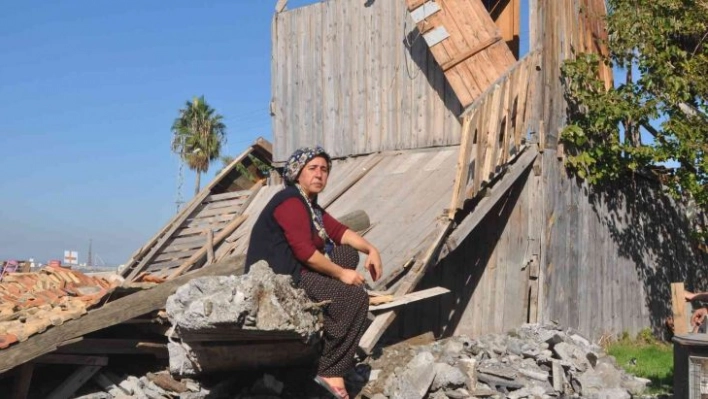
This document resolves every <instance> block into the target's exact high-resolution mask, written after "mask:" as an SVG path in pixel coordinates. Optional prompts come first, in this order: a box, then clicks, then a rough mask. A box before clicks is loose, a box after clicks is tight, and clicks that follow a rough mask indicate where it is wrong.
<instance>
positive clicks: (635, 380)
mask: <svg viewBox="0 0 708 399" xmlns="http://www.w3.org/2000/svg"><path fill="white" fill-rule="evenodd" d="M650 383H651V380H649V379H646V378H640V377H632V376H627V378H625V379H623V380H622V382H621V383H620V388H624V389H626V390H627V391H628V392H629V393H630V394H632V395H633V396H639V395H641V394H643V393H644V391H646V389H647V385H649V384H650Z"/></svg>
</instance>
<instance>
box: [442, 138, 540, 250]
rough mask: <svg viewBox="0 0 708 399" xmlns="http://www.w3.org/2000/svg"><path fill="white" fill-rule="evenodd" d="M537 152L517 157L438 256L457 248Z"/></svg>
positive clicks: (456, 230) (461, 223) (530, 162)
mask: <svg viewBox="0 0 708 399" xmlns="http://www.w3.org/2000/svg"><path fill="white" fill-rule="evenodd" d="M537 154H538V152H537V151H536V150H535V149H532V148H531V149H527V150H526V151H524V153H523V154H522V155H521V156H520V157H519V158H518V159H517V161H516V162H515V163H514V164H513V166H512V167H510V168H509V170H508V171H507V172H506V174H505V175H504V176H503V177H502V178H501V181H499V182H497V183H496V184H495V185H494V186H493V187H492V188H491V189H490V194H489V195H488V196H486V197H484V198H482V199H481V200H480V201H479V203H478V204H477V206H476V207H475V208H474V210H473V211H472V213H471V214H469V215H467V217H465V218H464V219H463V220H462V222H460V224H459V225H458V226H457V228H456V229H455V230H454V231H453V232H452V234H450V236H449V237H448V238H447V242H446V245H445V247H444V250H443V253H442V254H441V255H440V257H441V258H442V257H444V256H446V255H447V253H449V252H451V251H452V250H454V249H455V248H457V247H458V246H459V245H460V243H461V242H462V241H463V240H464V239H465V237H467V235H468V234H469V233H470V232H472V230H474V228H475V227H477V225H478V224H479V222H481V221H482V219H484V216H485V215H486V214H487V213H489V211H490V210H491V209H492V208H493V207H494V205H495V204H496V203H497V202H498V201H499V199H500V198H501V197H502V196H503V194H504V193H505V192H506V191H507V190H508V189H509V188H510V187H511V186H512V185H513V184H514V183H515V182H516V180H518V178H519V177H521V176H522V175H523V173H524V171H526V169H527V168H528V167H529V166H531V165H532V164H533V160H534V159H535V158H536V155H537Z"/></svg>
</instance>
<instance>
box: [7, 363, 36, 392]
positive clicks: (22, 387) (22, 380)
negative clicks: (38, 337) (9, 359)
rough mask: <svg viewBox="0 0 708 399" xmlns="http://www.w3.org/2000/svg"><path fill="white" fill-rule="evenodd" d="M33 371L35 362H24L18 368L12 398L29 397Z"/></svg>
mask: <svg viewBox="0 0 708 399" xmlns="http://www.w3.org/2000/svg"><path fill="white" fill-rule="evenodd" d="M33 373H34V364H33V363H25V364H22V365H20V367H18V368H17V369H16V374H15V380H14V382H13V384H12V394H11V396H10V397H11V398H12V399H27V395H29V391H30V384H31V382H32V374H33Z"/></svg>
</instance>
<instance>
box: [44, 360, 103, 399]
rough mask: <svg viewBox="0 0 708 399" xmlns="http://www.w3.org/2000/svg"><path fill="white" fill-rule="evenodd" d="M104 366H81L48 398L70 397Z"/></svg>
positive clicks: (60, 398)
mask: <svg viewBox="0 0 708 399" xmlns="http://www.w3.org/2000/svg"><path fill="white" fill-rule="evenodd" d="M101 367H103V366H81V367H79V368H78V370H76V371H75V372H74V373H73V374H71V375H70V376H69V378H67V379H66V380H64V382H62V383H61V384H60V385H59V386H58V387H56V388H55V389H54V390H53V391H52V393H50V394H49V395H47V399H69V398H70V397H71V396H72V395H74V394H75V393H76V391H78V390H79V388H81V387H82V386H83V385H84V384H85V383H86V381H88V380H90V379H91V377H93V375H94V374H96V373H97V372H98V370H100V369H101Z"/></svg>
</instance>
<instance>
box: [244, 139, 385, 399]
mask: <svg viewBox="0 0 708 399" xmlns="http://www.w3.org/2000/svg"><path fill="white" fill-rule="evenodd" d="M331 168H332V162H331V159H330V157H329V155H328V154H327V153H326V152H325V151H324V149H323V148H322V147H320V146H317V147H314V148H301V149H298V150H297V151H295V152H294V153H293V154H292V155H291V156H290V158H289V159H288V161H287V163H286V165H285V170H284V173H283V177H284V179H285V184H286V187H285V189H283V190H282V191H280V192H278V193H277V194H275V196H274V197H273V198H272V199H271V200H270V202H269V203H268V204H267V205H266V206H265V208H264V209H263V211H262V212H261V214H260V216H259V217H258V220H257V221H256V223H255V225H254V227H253V230H252V232H251V239H250V244H249V248H248V253H247V255H246V265H247V266H246V267H247V269H246V271H248V267H249V266H250V265H252V264H253V263H255V262H257V261H259V260H265V261H267V262H268V264H269V265H270V267H271V268H272V269H273V270H274V271H275V272H276V273H280V274H289V275H291V276H292V278H293V281H294V283H295V284H297V285H298V286H299V287H301V288H302V289H304V290H305V292H306V293H307V295H308V296H309V297H310V299H311V300H312V301H314V302H321V301H331V303H330V304H328V305H326V306H325V307H324V337H323V341H324V347H323V350H322V356H321V358H320V361H319V365H318V370H317V376H316V377H315V381H316V382H317V383H318V384H320V385H321V386H323V387H324V388H325V389H327V390H328V391H330V393H332V394H333V395H334V396H335V397H338V398H348V394H347V391H346V389H345V387H344V378H343V377H344V375H345V374H346V373H347V372H348V371H349V370H350V369H352V368H353V367H354V362H355V361H354V354H355V352H356V348H357V346H358V344H359V340H360V339H361V336H362V334H363V333H364V330H365V328H366V322H367V318H366V315H367V312H368V306H369V302H368V295H367V293H366V291H365V290H364V287H363V285H364V281H365V280H364V276H363V275H362V274H360V273H358V272H357V271H356V267H357V265H358V263H359V254H358V253H357V251H360V252H363V253H365V254H367V255H368V256H367V258H366V262H365V263H364V267H365V268H366V269H368V271H369V272H370V273H371V277H372V279H373V280H374V281H376V280H378V279H379V277H381V270H382V269H381V267H382V265H381V257H380V255H379V251H378V250H377V249H376V247H374V246H373V245H371V244H370V243H369V242H368V241H367V240H366V239H364V238H363V237H361V236H360V235H359V234H357V233H356V232H354V231H352V230H349V229H348V228H347V227H346V226H344V225H342V224H341V223H339V222H338V221H337V220H336V219H334V218H333V217H332V216H330V215H329V214H328V213H327V212H325V211H324V209H322V208H321V207H320V206H319V205H318V204H317V195H318V194H319V193H321V192H322V190H324V188H325V186H326V185H327V178H328V177H329V173H330V170H331ZM352 248H353V249H352Z"/></svg>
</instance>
